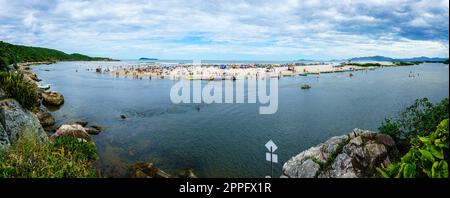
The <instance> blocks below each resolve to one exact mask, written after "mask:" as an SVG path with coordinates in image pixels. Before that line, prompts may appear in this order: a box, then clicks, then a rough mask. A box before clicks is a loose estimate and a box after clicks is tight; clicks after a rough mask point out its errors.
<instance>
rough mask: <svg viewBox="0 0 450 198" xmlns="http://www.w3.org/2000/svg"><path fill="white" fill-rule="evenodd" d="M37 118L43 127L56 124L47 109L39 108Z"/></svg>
mask: <svg viewBox="0 0 450 198" xmlns="http://www.w3.org/2000/svg"><path fill="white" fill-rule="evenodd" d="M36 116H37V117H38V119H39V121H40V122H41V125H42V126H43V127H48V126H53V125H54V124H55V118H53V116H52V114H50V112H49V111H48V110H47V109H46V108H45V107H41V108H39V109H38V111H37V112H36Z"/></svg>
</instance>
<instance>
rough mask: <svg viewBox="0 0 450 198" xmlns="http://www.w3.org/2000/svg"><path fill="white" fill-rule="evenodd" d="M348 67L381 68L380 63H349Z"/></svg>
mask: <svg viewBox="0 0 450 198" xmlns="http://www.w3.org/2000/svg"><path fill="white" fill-rule="evenodd" d="M347 65H353V66H359V67H381V64H380V63H347Z"/></svg>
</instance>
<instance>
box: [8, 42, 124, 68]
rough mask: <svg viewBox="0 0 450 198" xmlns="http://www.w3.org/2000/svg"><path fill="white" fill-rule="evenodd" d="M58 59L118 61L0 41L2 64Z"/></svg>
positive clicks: (54, 60)
mask: <svg viewBox="0 0 450 198" xmlns="http://www.w3.org/2000/svg"><path fill="white" fill-rule="evenodd" d="M56 61H116V60H114V59H111V58H103V57H90V56H86V55H83V54H78V53H74V54H66V53H64V52H62V51H58V50H54V49H48V48H42V47H30V46H22V45H14V44H10V43H6V42H3V41H0V66H3V65H10V64H16V63H24V62H56Z"/></svg>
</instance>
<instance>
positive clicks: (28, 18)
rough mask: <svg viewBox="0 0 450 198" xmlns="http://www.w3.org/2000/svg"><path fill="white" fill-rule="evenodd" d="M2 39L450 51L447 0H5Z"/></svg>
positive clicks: (282, 52) (116, 52)
mask: <svg viewBox="0 0 450 198" xmlns="http://www.w3.org/2000/svg"><path fill="white" fill-rule="evenodd" d="M0 5H1V6H0V40H3V41H6V42H10V43H14V44H22V45H33V46H41V47H48V48H54V49H58V50H62V51H65V52H68V53H73V52H80V53H84V54H88V55H92V56H107V57H113V58H121V59H133V58H139V57H155V58H161V59H215V60H225V59H239V60H252V59H258V60H293V59H316V60H325V59H341V58H350V57H359V56H372V55H383V56H390V57H397V58H404V57H414V56H432V57H436V56H439V57H448V53H449V44H448V42H449V22H448V20H449V1H448V0H424V1H419V0H397V1H388V0H362V1H352V0H337V1H333V0H327V1H325V0H324V1H316V0H277V1H275V0H273V1H269V0H248V1H237V0H221V1H219V0H203V1H201V0H154V1H153V0H148V1H140V0H117V1H107V0H95V1H94V0H93V1H87V0H84V1H79V0H59V1H58V0H56V1H45V0H23V1H22V0H21V1H12V0H0Z"/></svg>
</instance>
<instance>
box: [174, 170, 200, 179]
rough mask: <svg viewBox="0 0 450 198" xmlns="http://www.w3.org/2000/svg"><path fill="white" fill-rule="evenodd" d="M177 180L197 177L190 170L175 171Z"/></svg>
mask: <svg viewBox="0 0 450 198" xmlns="http://www.w3.org/2000/svg"><path fill="white" fill-rule="evenodd" d="M177 176H178V177H179V178H197V175H196V174H195V172H194V169H192V168H185V169H181V170H178V171H177Z"/></svg>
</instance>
